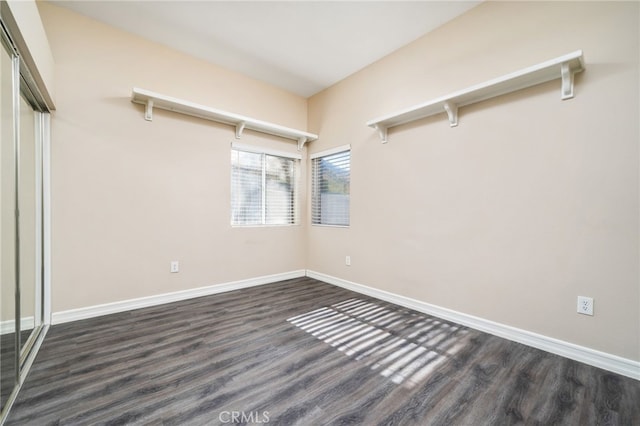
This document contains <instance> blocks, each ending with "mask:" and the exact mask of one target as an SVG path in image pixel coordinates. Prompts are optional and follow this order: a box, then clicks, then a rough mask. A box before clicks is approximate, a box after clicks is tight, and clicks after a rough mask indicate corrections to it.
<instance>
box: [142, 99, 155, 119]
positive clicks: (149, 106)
mask: <svg viewBox="0 0 640 426" xmlns="http://www.w3.org/2000/svg"><path fill="white" fill-rule="evenodd" d="M144 119H145V120H147V121H153V100H152V99H149V100H148V101H147V103H146V104H145V108H144Z"/></svg>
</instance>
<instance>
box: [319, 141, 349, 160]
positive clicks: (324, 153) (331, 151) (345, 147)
mask: <svg viewBox="0 0 640 426" xmlns="http://www.w3.org/2000/svg"><path fill="white" fill-rule="evenodd" d="M343 151H351V144H346V145H341V146H337V147H335V148H330V149H326V150H324V151H320V152H314V153H313V154H309V160H315V159H316V158H318V157H326V156H327V155H331V154H337V153H339V152H343Z"/></svg>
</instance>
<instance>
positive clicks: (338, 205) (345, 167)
mask: <svg viewBox="0 0 640 426" xmlns="http://www.w3.org/2000/svg"><path fill="white" fill-rule="evenodd" d="M350 182H351V150H350V149H349V148H347V149H346V150H344V151H339V152H335V150H334V151H332V152H331V153H328V154H327V155H317V154H316V155H314V156H312V160H311V223H312V224H316V225H333V226H349V204H350V200H349V186H350Z"/></svg>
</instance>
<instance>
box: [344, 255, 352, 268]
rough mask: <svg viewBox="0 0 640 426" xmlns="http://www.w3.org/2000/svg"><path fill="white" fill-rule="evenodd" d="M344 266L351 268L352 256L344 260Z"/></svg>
mask: <svg viewBox="0 0 640 426" xmlns="http://www.w3.org/2000/svg"><path fill="white" fill-rule="evenodd" d="M344 264H345V265H347V266H351V256H347V257H345V258H344Z"/></svg>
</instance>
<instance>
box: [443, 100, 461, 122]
mask: <svg viewBox="0 0 640 426" xmlns="http://www.w3.org/2000/svg"><path fill="white" fill-rule="evenodd" d="M444 110H445V111H447V115H448V116H449V125H450V126H451V127H456V126H457V125H458V105H456V104H454V103H451V102H445V103H444Z"/></svg>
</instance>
